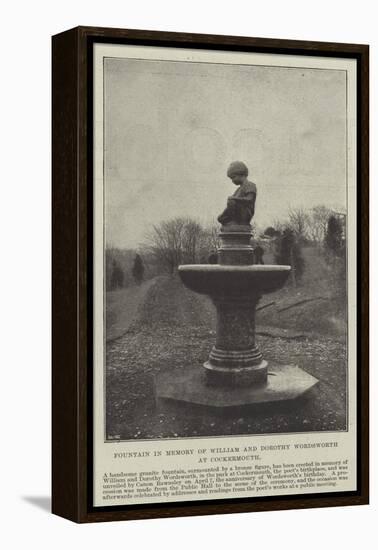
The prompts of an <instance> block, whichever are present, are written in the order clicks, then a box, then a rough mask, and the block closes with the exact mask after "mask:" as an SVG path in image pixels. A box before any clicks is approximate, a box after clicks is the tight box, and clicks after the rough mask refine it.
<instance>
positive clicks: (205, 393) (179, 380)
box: [155, 365, 318, 412]
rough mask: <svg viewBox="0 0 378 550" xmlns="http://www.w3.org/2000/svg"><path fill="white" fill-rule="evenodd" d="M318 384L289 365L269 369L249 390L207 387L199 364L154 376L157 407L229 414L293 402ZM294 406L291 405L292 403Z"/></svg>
mask: <svg viewBox="0 0 378 550" xmlns="http://www.w3.org/2000/svg"><path fill="white" fill-rule="evenodd" d="M317 383H318V379H317V378H315V377H314V376H311V374H308V373H307V372H305V371H304V370H302V369H300V368H299V367H295V366H292V365H285V366H273V367H272V366H269V372H268V381H267V383H266V384H264V385H257V386H250V387H231V388H227V387H212V386H209V385H207V381H206V373H205V370H204V369H203V368H201V367H199V366H198V365H197V366H195V367H185V368H183V369H182V370H175V371H173V372H172V371H170V372H163V373H160V374H158V375H157V376H156V377H155V397H156V403H157V406H161V405H163V406H164V405H166V404H168V405H169V404H171V405H172V404H175V405H176V406H184V405H186V406H189V407H190V408H192V407H206V408H211V409H212V411H214V412H215V411H216V410H218V411H223V412H224V411H226V412H228V411H232V410H233V409H240V408H245V407H255V406H259V405H260V406H261V405H269V404H271V405H272V406H274V404H278V403H282V402H294V400H296V399H298V398H300V397H302V396H304V395H305V394H306V393H307V392H308V391H309V390H310V389H312V388H313V387H314V386H315V385H316V384H317ZM293 405H294V403H293Z"/></svg>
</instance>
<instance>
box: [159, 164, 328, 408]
mask: <svg viewBox="0 0 378 550" xmlns="http://www.w3.org/2000/svg"><path fill="white" fill-rule="evenodd" d="M227 175H228V176H229V177H230V178H231V179H232V181H233V183H234V184H235V185H238V189H237V190H236V192H235V193H234V195H232V197H229V199H228V202H227V208H226V209H225V210H224V212H223V213H222V214H221V215H220V216H219V217H218V221H219V222H220V223H221V229H220V232H219V239H220V243H221V244H220V247H219V248H218V251H217V257H218V263H217V264H211V265H204V264H198V265H181V266H179V275H180V278H181V280H182V282H183V283H184V285H185V286H186V287H188V288H189V289H190V290H192V291H194V292H198V293H200V294H206V295H207V296H209V297H210V298H211V300H212V302H213V304H214V305H215V308H216V312H217V329H216V341H215V344H214V346H213V348H212V349H211V351H210V354H209V357H208V358H207V360H206V361H205V362H204V363H203V365H183V366H182V368H180V369H177V371H174V373H173V374H172V373H161V374H159V375H158V376H157V377H156V379H155V394H156V398H157V402H158V404H162V403H163V402H175V403H183V404H184V403H185V404H188V405H200V406H201V405H202V406H206V407H211V408H217V409H222V410H229V409H230V408H234V407H237V408H239V407H245V406H252V405H258V404H262V403H265V404H267V403H273V402H280V401H281V402H282V401H289V400H294V399H296V398H299V397H301V396H303V395H304V394H305V393H306V392H307V391H309V390H310V389H311V388H312V387H313V386H315V384H317V382H318V380H317V379H316V378H314V377H313V376H311V375H310V374H308V373H306V372H305V371H303V370H302V369H300V368H298V367H296V366H293V365H287V364H284V363H286V361H285V358H282V360H283V362H282V364H280V365H269V366H268V363H267V361H266V360H265V359H264V358H263V355H262V353H261V351H260V350H259V348H258V346H257V344H256V331H255V317H256V306H257V303H258V301H259V300H260V298H261V297H262V295H263V294H265V293H269V292H273V291H275V290H278V289H279V288H281V287H282V286H283V285H284V284H285V282H286V280H287V279H288V276H289V274H290V269H291V268H290V266H287V265H254V264H253V258H254V252H253V247H252V245H251V238H252V230H251V225H250V221H251V218H252V216H253V214H254V209H255V201H256V186H255V185H254V184H253V183H252V182H250V181H248V179H247V175H248V169H247V167H246V166H245V164H243V163H241V162H234V163H232V164H231V165H230V168H229V170H228V173H227Z"/></svg>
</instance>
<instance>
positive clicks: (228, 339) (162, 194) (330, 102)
mask: <svg viewBox="0 0 378 550" xmlns="http://www.w3.org/2000/svg"><path fill="white" fill-rule="evenodd" d="M145 57H146V56H143V55H140V56H137V55H136V54H135V55H134V56H133V57H128V53H127V50H126V52H125V55H124V56H118V55H117V54H116V53H115V54H114V55H112V54H111V53H108V54H107V55H105V56H104V57H103V65H102V71H103V73H102V79H101V83H100V85H101V84H102V94H103V96H102V109H103V117H102V120H101V123H98V121H97V122H96V134H97V136H99V139H98V140H97V142H96V143H97V146H96V147H99V148H101V151H100V153H101V154H99V155H98V157H97V161H96V160H95V162H98V163H99V166H100V168H99V172H101V177H102V186H101V192H100V193H99V195H98V208H99V209H101V216H100V218H97V221H96V224H97V225H96V227H98V234H99V235H100V236H101V242H100V241H99V240H98V241H96V242H97V244H96V243H95V245H96V249H97V250H99V252H98V256H99V257H101V258H100V260H99V261H100V262H101V260H102V265H103V271H102V277H101V280H100V281H99V284H101V285H102V290H103V293H102V297H101V295H100V296H99V300H101V301H102V307H103V310H102V317H103V319H104V323H103V331H102V334H100V337H101V336H102V339H103V350H102V357H103V399H104V430H105V440H106V441H128V440H157V439H175V438H178V439H182V438H201V437H207V438H209V437H219V436H223V437H224V436H243V435H253V434H256V435H259V434H260V435H261V434H286V433H303V432H322V433H325V432H343V431H348V414H349V410H348V407H349V405H348V403H349V401H348V392H349V387H348V380H349V375H350V373H349V369H350V364H349V363H350V359H349V355H350V352H348V349H350V348H348V345H350V344H351V343H350V342H349V343H348V338H350V337H351V335H352V338H353V334H354V327H351V326H349V330H348V322H349V323H353V319H351V318H349V319H348V293H350V292H352V294H353V288H354V287H353V285H352V286H348V257H349V261H352V262H353V261H355V253H356V250H355V236H354V235H351V236H350V235H348V228H350V227H353V226H354V223H355V221H353V218H355V215H356V213H355V200H354V196H353V189H355V182H354V181H353V177H354V176H353V174H352V173H351V172H350V167H351V166H352V167H353V162H355V161H354V156H353V155H354V151H353V148H352V147H351V141H350V139H351V136H350V135H349V136H348V131H349V132H350V128H353V124H354V117H355V114H354V113H353V112H352V113H351V111H350V105H349V104H348V71H347V70H346V69H345V67H343V68H341V67H339V66H338V65H337V63H335V62H333V63H332V62H330V61H329V60H324V59H323V60H322V59H321V58H320V59H316V60H315V61H313V62H312V60H311V58H309V59H308V60H306V61H305V62H304V61H302V62H298V58H297V59H296V58H295V57H294V56H293V57H292V58H291V59H285V56H279V55H275V56H266V55H265V56H259V55H258V54H255V59H256V60H257V62H253V60H252V61H250V60H249V59H243V58H242V57H243V56H242V55H239V57H236V59H235V60H231V54H229V55H228V58H227V59H224V58H222V56H219V61H217V60H216V59H215V61H214V60H213V61H205V60H198V59H197V60H193V59H192V57H191V56H190V55H187V56H186V57H185V56H181V57H182V58H181V59H180V60H176V59H174V58H171V59H169V58H166V59H164V58H162V57H164V56H156V57H157V58H154V59H148V58H145ZM159 57H160V58H159ZM214 57H215V58H216V56H215V54H214V55H213V58H214ZM287 57H288V56H286V58H287ZM241 58H242V59H241ZM333 61H335V60H333ZM349 101H350V98H349ZM348 117H350V119H348ZM348 139H349V141H348ZM352 143H353V141H352ZM348 156H349V157H348ZM351 163H352V164H351ZM348 170H349V173H348ZM348 200H349V203H348ZM350 218H352V219H350ZM350 237H351V238H350ZM349 265H351V264H350V263H349ZM352 265H353V264H352ZM350 289H352V291H351V290H350ZM353 299H354V298H353V296H350V295H349V300H352V302H350V303H349V305H350V304H351V303H353Z"/></svg>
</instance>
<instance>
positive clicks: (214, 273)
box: [178, 264, 290, 296]
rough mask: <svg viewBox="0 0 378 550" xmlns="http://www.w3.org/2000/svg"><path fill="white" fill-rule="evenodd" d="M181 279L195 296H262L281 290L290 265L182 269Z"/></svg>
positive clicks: (187, 267)
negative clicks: (252, 294) (254, 294)
mask: <svg viewBox="0 0 378 550" xmlns="http://www.w3.org/2000/svg"><path fill="white" fill-rule="evenodd" d="M178 272H179V276H180V278H181V280H182V282H183V283H184V285H185V286H186V287H188V288H190V290H193V291H194V292H198V293H200V294H208V295H210V296H219V295H222V294H226V295H233V294H239V295H240V294H246V293H247V294H248V293H256V294H263V293H268V292H274V291H275V290H278V289H279V288H281V287H282V286H283V285H284V284H285V282H286V280H287V278H288V276H289V274H290V266H289V265H219V264H215V265H214V264H212V265H207V264H192V265H180V266H179V268H178Z"/></svg>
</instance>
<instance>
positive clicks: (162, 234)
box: [145, 217, 203, 274]
mask: <svg viewBox="0 0 378 550" xmlns="http://www.w3.org/2000/svg"><path fill="white" fill-rule="evenodd" d="M202 231H203V230H202V227H201V225H200V224H199V223H198V222H197V221H196V220H193V219H191V218H182V217H177V218H173V219H171V220H167V221H164V222H161V223H160V224H158V225H154V226H153V227H152V229H151V231H149V233H147V235H146V237H145V248H146V249H147V250H148V251H149V252H150V253H152V255H153V256H154V257H155V261H156V262H157V263H158V264H160V266H161V268H162V269H164V270H168V272H169V273H171V274H173V273H174V272H175V270H176V269H177V267H178V266H179V265H180V264H182V263H193V262H195V261H196V259H197V252H198V248H199V243H200V240H201V235H202Z"/></svg>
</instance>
